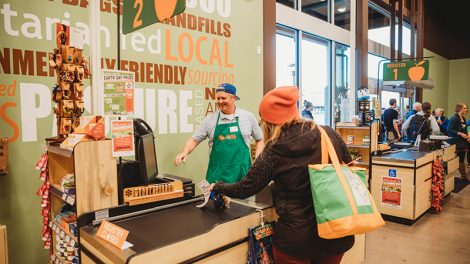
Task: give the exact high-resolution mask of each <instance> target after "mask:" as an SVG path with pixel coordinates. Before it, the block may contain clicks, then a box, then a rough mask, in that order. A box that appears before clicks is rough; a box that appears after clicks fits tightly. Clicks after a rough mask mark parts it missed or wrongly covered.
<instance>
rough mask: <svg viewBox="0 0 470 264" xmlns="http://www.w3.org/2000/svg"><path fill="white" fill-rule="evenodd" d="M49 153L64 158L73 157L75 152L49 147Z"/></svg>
mask: <svg viewBox="0 0 470 264" xmlns="http://www.w3.org/2000/svg"><path fill="white" fill-rule="evenodd" d="M47 151H48V152H50V153H55V154H58V155H61V156H64V157H69V158H70V157H72V154H73V151H71V150H68V149H63V148H60V147H59V146H53V145H47Z"/></svg>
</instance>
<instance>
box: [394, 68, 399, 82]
mask: <svg viewBox="0 0 470 264" xmlns="http://www.w3.org/2000/svg"><path fill="white" fill-rule="evenodd" d="M393 73H394V74H395V75H394V76H393V79H394V80H398V69H397V68H395V69H393Z"/></svg>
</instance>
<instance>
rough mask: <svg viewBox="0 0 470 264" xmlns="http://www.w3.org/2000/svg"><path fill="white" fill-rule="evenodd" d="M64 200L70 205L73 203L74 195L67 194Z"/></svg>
mask: <svg viewBox="0 0 470 264" xmlns="http://www.w3.org/2000/svg"><path fill="white" fill-rule="evenodd" d="M65 202H67V203H68V204H70V205H73V204H74V203H75V197H73V196H67V198H66V199H65Z"/></svg>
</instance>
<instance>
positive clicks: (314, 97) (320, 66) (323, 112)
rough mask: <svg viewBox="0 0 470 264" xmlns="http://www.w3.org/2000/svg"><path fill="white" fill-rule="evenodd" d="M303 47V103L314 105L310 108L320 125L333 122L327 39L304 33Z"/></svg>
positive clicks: (301, 86) (301, 88)
mask: <svg viewBox="0 0 470 264" xmlns="http://www.w3.org/2000/svg"><path fill="white" fill-rule="evenodd" d="M301 43H302V48H301V56H300V58H301V70H300V71H301V83H300V91H301V98H300V99H301V101H300V102H301V105H302V107H303V109H302V110H306V107H305V106H306V105H307V106H309V105H310V104H311V105H312V107H311V109H307V110H310V111H311V113H312V116H313V119H314V120H315V123H317V124H319V125H330V124H331V117H332V115H331V111H330V109H331V100H330V98H331V96H330V81H329V80H330V78H329V74H330V72H331V71H330V64H329V60H328V58H329V51H328V50H329V49H328V44H329V42H328V41H327V40H324V39H321V38H318V37H314V36H312V35H308V34H303V35H302V42H301Z"/></svg>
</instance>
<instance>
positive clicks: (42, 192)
mask: <svg viewBox="0 0 470 264" xmlns="http://www.w3.org/2000/svg"><path fill="white" fill-rule="evenodd" d="M47 161H48V156H47V153H44V154H42V155H41V157H40V158H39V160H38V162H37V163H36V168H35V169H36V170H38V171H39V179H40V180H41V181H43V184H42V185H41V187H39V190H38V191H37V192H36V195H37V196H39V197H41V215H42V241H44V248H45V249H49V250H50V253H52V251H51V250H52V249H51V243H52V242H51V240H52V237H51V234H52V232H51V227H50V226H49V212H50V210H51V203H50V201H49V190H50V187H51V184H50V182H49V177H48V176H49V169H48V166H47Z"/></svg>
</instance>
